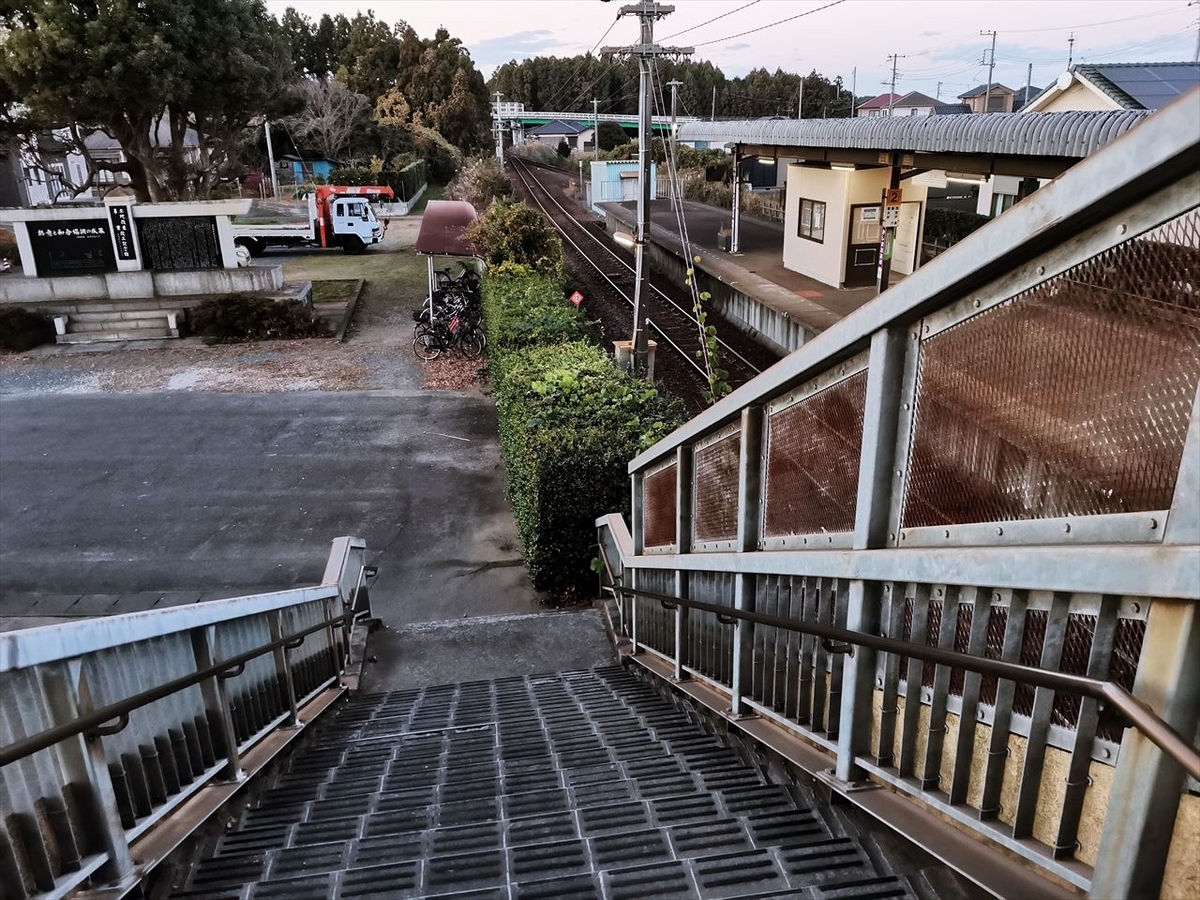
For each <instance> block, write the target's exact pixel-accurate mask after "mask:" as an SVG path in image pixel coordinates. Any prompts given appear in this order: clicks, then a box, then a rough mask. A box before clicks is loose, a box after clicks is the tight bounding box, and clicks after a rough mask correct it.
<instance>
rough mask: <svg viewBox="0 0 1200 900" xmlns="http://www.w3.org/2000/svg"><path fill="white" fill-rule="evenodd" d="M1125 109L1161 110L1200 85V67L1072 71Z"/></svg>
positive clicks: (1116, 65) (1117, 65)
mask: <svg viewBox="0 0 1200 900" xmlns="http://www.w3.org/2000/svg"><path fill="white" fill-rule="evenodd" d="M1071 71H1072V72H1073V73H1074V75H1075V76H1076V77H1077V78H1081V79H1086V80H1087V81H1089V82H1091V84H1092V85H1093V86H1094V87H1097V88H1099V89H1100V90H1101V91H1102V92H1104V93H1105V94H1107V95H1108V96H1109V97H1111V98H1112V99H1113V100H1115V101H1117V103H1119V104H1121V106H1123V107H1124V108H1125V109H1159V108H1160V107H1162V106H1164V105H1165V104H1167V103H1170V102H1171V101H1172V100H1174V99H1175V98H1176V97H1178V96H1179V95H1180V94H1183V93H1186V92H1187V91H1188V90H1190V89H1191V88H1194V87H1196V85H1200V63H1194V62H1190V63H1187V62H1184V63H1109V64H1107V65H1079V66H1075V67H1074V68H1073V69H1072V70H1071Z"/></svg>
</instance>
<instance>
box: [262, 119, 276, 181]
mask: <svg viewBox="0 0 1200 900" xmlns="http://www.w3.org/2000/svg"><path fill="white" fill-rule="evenodd" d="M263 128H264V129H266V132H267V165H269V166H270V167H271V196H272V197H274V198H275V199H276V200H278V199H279V170H278V169H276V168H275V148H274V147H272V146H271V122H270V120H268V119H263Z"/></svg>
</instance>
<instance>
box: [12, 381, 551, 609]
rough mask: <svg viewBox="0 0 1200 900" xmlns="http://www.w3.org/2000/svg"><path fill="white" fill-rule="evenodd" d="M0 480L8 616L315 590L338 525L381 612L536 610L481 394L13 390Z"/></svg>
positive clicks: (490, 411)
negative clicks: (369, 553) (364, 568)
mask: <svg viewBox="0 0 1200 900" xmlns="http://www.w3.org/2000/svg"><path fill="white" fill-rule="evenodd" d="M0 473H2V477H0V617H4V618H10V617H22V616H61V615H70V616H86V615H111V614H113V613H119V612H128V611H134V610H140V609H147V608H153V607H156V606H163V605H170V604H175V603H185V602H194V601H196V600H198V599H213V598H216V597H224V596H237V595H242V594H248V593H253V592H258V591H267V590H279V589H283V588H288V587H292V586H297V585H305V584H313V583H316V582H317V581H319V579H320V575H321V573H322V570H323V567H324V563H325V558H326V555H327V553H328V547H329V541H330V540H331V539H332V538H333V537H335V536H337V535H341V534H354V535H357V536H359V537H362V538H364V539H365V540H366V541H367V545H368V548H369V549H371V550H373V551H375V552H376V553H377V554H378V559H377V562H378V564H379V566H380V576H379V579H378V581H377V583H376V586H375V588H374V589H373V590H372V599H373V601H374V602H375V604H376V609H377V613H378V614H380V615H381V616H382V617H383V618H384V620H385V622H387V623H388V624H391V625H400V624H404V623H410V622H422V621H433V620H445V619H450V618H461V617H462V616H464V615H470V616H479V615H497V614H505V613H514V612H529V611H533V610H535V609H537V606H536V602H535V597H534V594H533V591H532V588H531V587H530V586H529V583H528V580H527V577H526V576H525V572H524V568H523V567H522V566H521V565H520V551H519V548H518V546H517V544H516V539H515V536H514V528H513V522H512V514H511V512H510V511H509V508H508V505H507V502H506V501H505V499H504V497H503V468H502V460H501V457H500V452H499V448H498V446H497V442H496V422H495V409H494V407H493V404H492V403H491V401H490V400H487V399H486V398H483V397H479V396H469V395H465V394H461V393H447V392H436V391H390V392H380V391H373V392H361V391H360V392H356V391H349V392H336V393H333V392H304V393H294V394H269V395H268V394H220V393H178V394H127V395H112V394H88V395H81V396H71V395H40V396H36V395H34V396H21V395H15V396H5V397H0ZM10 624H11V622H10ZM26 624H29V623H26Z"/></svg>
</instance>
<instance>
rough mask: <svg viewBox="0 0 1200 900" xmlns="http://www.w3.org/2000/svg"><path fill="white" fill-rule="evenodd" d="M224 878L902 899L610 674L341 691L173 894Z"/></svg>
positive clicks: (690, 728) (377, 892)
mask: <svg viewBox="0 0 1200 900" xmlns="http://www.w3.org/2000/svg"><path fill="white" fill-rule="evenodd" d="M622 748H628V749H634V748H638V749H641V750H644V751H647V752H642V753H632V754H625V753H623V752H622ZM235 884H236V885H250V886H251V887H250V888H249V889H248V891H247V893H246V894H245V897H246V900H258V898H268V897H287V898H288V900H300V898H303V897H307V896H309V895H310V894H313V896H316V895H318V894H320V892H321V891H326V892H329V895H331V896H332V895H334V894H336V896H338V897H339V898H347V900H349V898H355V897H369V896H388V897H397V898H400V897H446V898H450V897H456V898H460V900H465V898H468V897H472V898H473V897H493V896H503V897H508V898H522V900H535V898H544V900H549V898H563V900H570V898H573V897H580V898H583V897H600V898H605V900H621V898H634V897H644V896H655V897H664V898H665V897H689V898H699V897H705V898H708V897H711V898H734V897H751V896H753V897H764V898H765V897H785V896H793V897H795V896H805V897H812V898H818V897H824V898H828V900H834V898H842V897H844V898H847V900H849V898H855V897H864V898H865V897H876V898H891V897H897V898H902V897H912V896H913V893H912V891H911V889H910V887H909V886H908V884H907V882H905V881H904V880H903V879H899V878H896V877H894V876H891V875H881V874H880V873H879V872H878V871H877V870H876V869H875V868H874V866H873V863H872V861H871V859H870V857H869V856H868V854H867V853H866V852H865V851H864V849H863V848H862V846H861V845H860V844H859V843H858V842H857V841H856V840H854V839H852V838H849V837H845V836H841V835H838V834H834V833H833V832H831V831H830V828H829V826H828V825H827V824H826V822H825V819H824V818H823V816H822V815H821V814H820V813H819V812H818V811H815V810H810V809H805V808H802V807H798V806H797V804H796V800H795V798H794V796H793V794H792V793H791V792H790V791H789V790H788V789H786V788H785V787H782V786H780V785H776V784H773V783H771V782H770V781H768V780H766V779H765V778H764V777H763V775H762V774H761V773H760V772H759V771H758V770H757V769H755V768H753V767H751V766H749V765H747V764H746V763H744V762H743V761H742V760H741V758H740V757H739V756H738V754H737V753H736V752H735V751H734V749H733V748H731V747H730V746H727V745H726V744H725V743H724V741H723V739H722V738H719V737H717V736H715V735H713V734H711V733H707V732H705V731H704V730H703V729H702V728H700V727H699V726H697V725H695V724H694V723H693V722H691V721H690V720H689V719H688V717H687V716H686V715H684V714H683V713H682V712H680V711H679V710H677V709H675V708H674V707H673V706H671V704H670V703H668V702H667V701H665V700H663V699H662V698H660V697H659V695H657V694H656V693H654V692H653V691H650V690H649V689H647V688H646V687H645V685H643V684H642V683H641V682H640V681H639V680H638V679H637V678H636V677H634V676H632V675H630V674H629V673H627V672H625V671H624V670H623V669H621V668H619V667H613V668H601V669H595V670H591V671H589V672H580V673H564V674H560V675H553V676H542V677H537V678H527V679H522V678H517V679H502V680H499V681H496V682H475V683H471V684H463V685H448V686H438V687H435V688H427V689H424V690H420V691H404V692H395V693H386V694H369V695H358V696H357V697H355V698H352V699H351V700H350V701H349V703H347V704H346V705H345V706H344V707H343V708H342V709H341V710H339V711H338V713H337V714H335V715H334V717H333V718H332V719H331V720H330V721H329V722H327V723H325V724H324V725H323V726H321V728H320V730H319V732H318V733H317V734H315V735H314V737H313V740H312V741H311V742H310V743H309V744H308V745H307V746H306V747H305V748H303V749H302V750H300V751H298V753H297V755H296V756H295V757H293V759H292V760H291V763H290V768H289V771H287V772H283V773H280V774H278V775H277V776H276V777H275V780H274V783H273V784H272V785H270V786H269V787H268V788H267V789H266V790H265V791H264V792H263V793H262V794H261V795H260V796H259V798H258V800H257V801H256V805H255V806H254V807H252V808H251V809H249V810H247V811H246V813H245V814H244V815H243V818H242V821H241V824H240V827H238V828H235V829H234V830H232V831H230V832H229V833H227V834H226V835H224V836H223V837H222V839H221V840H220V842H219V843H218V845H217V848H216V851H215V854H214V855H212V856H210V857H209V858H208V859H206V860H204V861H202V862H201V863H200V864H199V865H198V866H197V867H196V868H195V870H194V871H193V873H192V875H191V877H190V878H189V880H188V882H187V883H186V884H185V885H183V887H182V888H181V889H180V891H179V892H177V894H176V895H175V896H180V897H187V896H200V895H202V893H203V891H209V892H211V894H212V895H213V896H224V893H223V892H225V891H226V890H227V889H228V888H229V887H231V886H233V885H235ZM198 891H199V892H200V893H197V892H198ZM314 891H315V892H316V893H315V894H314V893H313V892H314Z"/></svg>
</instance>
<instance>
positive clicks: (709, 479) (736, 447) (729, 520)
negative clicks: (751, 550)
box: [693, 432, 742, 541]
mask: <svg viewBox="0 0 1200 900" xmlns="http://www.w3.org/2000/svg"><path fill="white" fill-rule="evenodd" d="M741 452H742V435H741V432H736V433H734V434H731V435H730V436H729V437H727V438H722V439H721V440H719V441H717V442H715V443H713V444H709V445H708V446H707V447H705V448H703V449H701V450H697V451H696V452H695V454H694V456H693V459H694V460H695V463H696V480H695V490H696V505H695V510H694V514H695V538H696V540H697V541H726V540H733V539H734V538H736V537H737V516H738V461H739V459H740V457H741Z"/></svg>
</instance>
